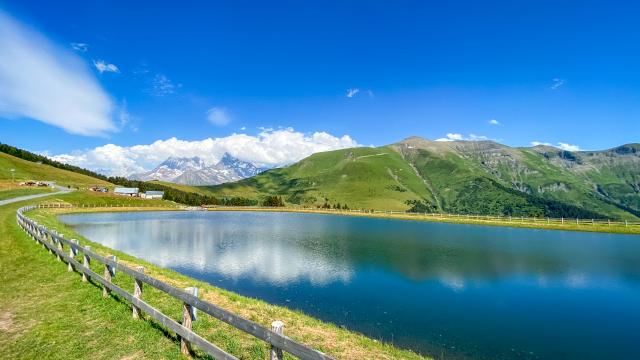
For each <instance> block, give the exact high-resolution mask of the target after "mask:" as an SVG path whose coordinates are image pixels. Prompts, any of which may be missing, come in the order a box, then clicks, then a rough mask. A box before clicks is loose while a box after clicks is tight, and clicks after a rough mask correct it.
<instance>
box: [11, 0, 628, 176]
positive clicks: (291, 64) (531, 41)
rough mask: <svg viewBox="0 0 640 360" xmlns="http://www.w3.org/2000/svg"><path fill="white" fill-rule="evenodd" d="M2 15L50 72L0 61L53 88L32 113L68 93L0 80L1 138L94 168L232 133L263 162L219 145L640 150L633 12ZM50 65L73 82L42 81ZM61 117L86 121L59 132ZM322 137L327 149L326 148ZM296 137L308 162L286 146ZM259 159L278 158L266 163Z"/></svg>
mask: <svg viewBox="0 0 640 360" xmlns="http://www.w3.org/2000/svg"><path fill="white" fill-rule="evenodd" d="M0 9H1V13H3V16H2V17H0V23H2V22H4V23H5V25H6V24H7V23H10V24H9V25H6V26H5V27H4V37H5V38H4V41H5V42H6V41H10V42H11V41H13V42H15V41H17V40H15V39H14V38H15V37H11V36H9V37H7V35H6V34H7V32H9V33H11V34H13V33H14V32H16V31H17V32H20V31H23V32H24V31H26V32H28V33H31V34H36V35H37V36H35V40H32V39H34V37H33V36H25V37H23V38H22V39H21V40H19V41H24V42H27V44H20V45H23V46H24V47H27V48H28V47H29V46H31V48H33V49H36V50H33V51H34V53H33V54H32V55H29V56H32V57H34V58H38V59H39V60H38V61H42V62H43V63H42V65H41V66H40V65H38V64H40V63H39V62H35V63H34V64H32V65H27V64H25V61H13V62H11V61H10V59H8V57H4V60H3V55H2V54H1V53H0V65H3V66H4V68H5V71H10V73H11V74H12V76H13V75H14V74H15V73H17V72H25V75H24V76H20V77H17V79H18V80H15V79H13V78H12V79H13V80H12V81H27V82H29V85H25V87H24V89H25V90H24V93H23V94H21V95H20V96H26V95H25V94H28V93H31V92H32V91H31V90H30V89H33V88H32V86H37V87H38V88H37V90H38V91H39V90H40V89H44V90H42V91H43V95H42V96H41V98H43V99H40V100H38V101H47V100H48V99H49V98H52V99H56V96H53V97H50V96H48V95H47V92H46V89H51V90H50V91H51V94H54V95H55V94H67V93H66V92H65V91H68V92H69V94H71V95H70V96H66V99H60V100H59V101H57V103H58V104H60V106H59V108H56V109H41V108H40V107H41V106H45V107H46V106H50V105H42V104H31V103H32V102H33V101H32V100H31V99H29V103H30V105H28V106H32V107H35V109H26V108H25V107H27V105H24V104H23V103H24V101H21V99H22V98H21V97H20V96H18V95H15V96H14V94H11V92H12V91H13V90H12V89H14V88H15V87H14V86H11V84H12V83H11V82H10V81H7V80H6V76H5V79H4V80H3V77H2V74H1V73H0V96H5V97H6V98H10V99H14V100H12V101H8V104H7V101H5V102H4V103H3V100H2V98H1V97H0V126H1V129H2V131H1V133H0V141H2V142H5V143H9V144H12V145H16V146H19V147H23V148H27V149H29V150H33V151H40V152H47V153H48V154H51V155H67V158H66V159H68V161H70V162H74V163H77V164H80V165H85V166H87V167H92V168H103V167H106V166H107V165H105V164H108V162H109V161H124V160H123V159H117V160H114V159H110V160H109V159H107V160H105V159H102V162H101V163H96V161H93V162H92V161H91V160H87V159H86V157H87V154H88V153H89V152H91V151H92V150H93V149H97V148H99V149H102V150H103V152H104V151H106V150H105V148H104V146H105V145H106V144H114V145H116V146H117V147H118V148H126V149H129V148H130V147H132V146H135V145H148V144H152V143H153V142H155V141H158V140H161V141H164V140H167V139H170V138H172V137H175V138H177V139H178V140H181V141H184V143H180V144H182V145H180V144H178V145H176V146H187V147H188V146H190V145H191V146H192V147H193V146H195V147H198V146H200V145H202V143H199V142H198V141H202V140H204V139H208V138H212V139H228V138H229V136H230V135H232V134H234V133H236V134H246V137H245V138H242V139H244V140H247V139H248V140H247V141H249V143H248V144H249V145H247V146H254V147H255V149H253V150H252V151H253V152H252V151H249V152H244V151H241V150H239V149H240V147H239V146H240V145H238V144H237V143H236V142H234V143H232V144H231V145H225V146H227V148H225V149H227V150H229V149H230V151H231V152H233V151H235V152H237V154H236V155H238V156H239V157H244V158H245V159H247V160H252V161H254V162H260V163H270V164H277V163H283V162H287V161H291V160H296V159H295V156H294V155H288V154H299V153H300V154H302V153H303V154H307V153H308V152H313V151H316V150H318V149H319V150H322V149H325V148H338V147H344V146H347V145H350V144H353V143H356V142H357V143H358V144H360V145H384V144H388V143H392V142H396V141H398V140H401V139H402V138H405V137H407V136H411V135H418V136H422V137H426V138H429V139H439V138H446V137H447V134H450V135H449V138H453V139H458V138H462V139H470V138H482V137H487V138H489V139H495V140H497V141H499V142H501V143H504V144H507V145H512V146H530V144H531V143H532V142H534V141H537V142H544V143H550V144H554V145H557V146H560V145H559V144H560V143H563V144H570V145H573V146H578V147H579V148H580V149H604V148H609V147H613V146H616V145H620V144H623V143H629V142H638V141H640V125H638V124H639V123H640V121H639V117H640V66H638V64H640V46H639V45H638V44H640V28H639V27H638V19H637V14H638V13H640V4H638V3H637V2H611V1H576V2H570V1H548V2H547V1H504V2H476V1H452V2H435V1H362V2H358V1H339V2H331V3H329V2H321V1H289V2H248V1H224V2H211V3H209V2H201V1H193V2H191V1H181V2H179V3H178V2H175V3H169V2H151V1H140V2H124V1H122V2H119V1H110V2H95V1H64V2H42V1H24V0H23V1H15V2H7V1H2V0H0ZM7 28H8V29H9V30H7ZM16 28H17V29H18V30H16ZM0 31H2V30H0ZM2 36H3V35H2V34H0V41H3V40H2V38H1V37H2ZM38 37H41V39H39V40H38V39H37V38H38ZM30 41H34V43H33V44H28V42H30ZM41 43H45V44H47V46H42V45H41ZM5 44H6V43H5ZM12 44H13V43H12ZM43 49H44V50H43ZM47 49H49V50H47ZM0 51H1V50H0ZM46 51H50V53H51V54H50V55H51V59H49V57H48V56H47V54H46ZM43 52H44V53H43ZM47 59H48V60H47ZM59 59H63V60H59ZM47 61H49V62H53V63H47ZM56 62H57V63H56ZM48 66H51V67H52V68H56V69H62V70H61V71H60V74H61V75H60V76H55V77H51V78H48V79H47V80H46V81H43V80H41V78H40V77H38V76H36V74H33V73H34V72H33V68H34V67H38V68H41V69H47V67H48ZM6 69H9V70H6ZM43 71H44V70H43ZM43 76H45V77H46V75H43ZM66 76H69V77H70V78H73V79H75V77H76V76H77V79H76V80H77V82H74V81H66V80H65V77H66ZM41 81H42V84H40V82H41ZM3 87H4V89H3ZM58 87H60V88H58ZM71 87H73V88H71ZM78 88H81V89H83V90H82V91H80V94H78V91H76V90H74V89H78ZM85 89H86V90H85ZM349 89H351V91H349ZM354 89H357V90H358V91H353V90H354ZM350 93H352V95H353V96H351V97H349V96H347V95H349V94H350ZM60 96H61V95H60ZM75 98H77V99H78V101H77V102H73V100H74V99H75ZM67 102H68V103H67ZM64 109H72V110H70V112H71V113H73V114H75V117H74V116H70V117H68V118H67V117H65V119H64V120H60V117H61V115H60V114H64V111H65V110H64ZM36 110H38V111H36ZM55 115H57V117H56V116H55ZM47 119H48V120H47ZM52 119H54V120H52ZM86 119H92V120H90V121H89V120H86ZM491 120H496V121H494V124H492V123H491ZM61 121H66V122H67V123H65V124H63V125H61V124H60V122H61ZM495 122H497V124H495ZM78 124H79V125H78ZM289 128H291V129H289ZM73 129H83V130H82V131H81V132H82V133H77V132H78V131H74V130H73ZM265 129H267V130H265ZM269 129H274V130H272V131H269ZM278 129H281V130H278ZM283 129H284V130H283ZM274 131H275V132H277V131H280V132H281V133H280V135H283V136H281V137H278V136H273V132H274ZM74 132H75V133H74ZM318 133H320V134H322V133H327V135H329V136H330V137H331V138H322V137H321V138H322V139H321V140H320V142H321V144H320V145H318V144H316V142H315V140H314V138H313V135H314V134H318ZM285 135H287V136H289V135H290V136H294V137H296V136H297V138H296V139H297V140H295V139H294V140H292V143H293V144H296V141H299V142H300V144H301V145H300V146H303V147H304V149H305V151H306V152H305V151H302V152H300V151H298V150H299V149H298V148H295V147H291V146H290V148H289V149H288V152H287V151H284V152H283V150H282V149H281V148H278V146H279V147H286V146H288V144H287V142H288V139H289V138H288V137H287V136H285ZM345 135H347V136H348V138H349V139H350V140H349V139H347V140H345V138H343V136H345ZM300 136H302V140H301V139H300ZM251 139H253V140H251ZM275 139H279V141H280V142H282V143H280V144H275V145H273V144H272V143H273V142H274V141H275ZM323 139H324V140H323ZM250 140H251V141H253V142H251V141H250ZM228 141H231V140H228ZM234 141H235V140H234ZM190 142H194V143H190ZM219 143H220V142H216V143H215V144H216V145H214V146H213V147H212V148H211V151H213V152H215V155H214V156H213V159H215V157H219V156H220V151H222V150H220V149H222V147H221V145H220V146H218V144H219ZM266 143H270V144H271V145H265V144H266ZM161 144H163V146H165V145H166V144H165V143H161ZM225 144H226V143H225ZM256 144H257V145H256ZM269 146H271V147H269ZM292 146H293V145H292ZM566 146H568V145H566ZM265 148H267V150H265V151H270V152H271V153H272V154H275V155H273V156H271V157H264V156H263V157H260V156H257V155H255V153H256V152H259V151H261V149H262V150H264V149H265ZM111 150H113V148H112V149H111ZM111 150H109V151H111ZM151 150H153V149H152V148H149V151H151ZM178 150H179V148H176V149H174V151H178ZM114 151H115V150H114ZM194 151H195V150H194ZM280 152H283V154H284V155H283V154H280ZM185 153H187V154H190V153H193V151H192V152H189V151H185ZM252 154H253V155H252ZM277 154H279V155H277ZM83 155H84V156H85V159H84V160H82V158H81V157H82V156H83ZM94 155H95V154H94ZM280 155H282V156H280ZM96 156H97V155H96ZM120 156H121V157H123V158H124V157H127V156H129V157H131V156H142V155H140V154H139V153H133V155H132V153H131V152H130V151H129V150H127V151H124V152H122V154H120ZM163 156H164V153H163ZM278 156H279V157H278ZM291 156H293V158H291ZM288 157H289V158H288ZM94 160H95V159H94ZM156 160H157V159H156V158H145V161H146V162H138V163H137V167H138V168H139V167H143V168H148V167H149V166H151V164H152V163H153V162H154V161H156ZM83 161H84V162H83ZM134 168H136V166H133V167H123V168H122V169H120V170H119V171H120V172H126V171H129V170H131V169H134Z"/></svg>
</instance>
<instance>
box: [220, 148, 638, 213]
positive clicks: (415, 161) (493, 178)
mask: <svg viewBox="0 0 640 360" xmlns="http://www.w3.org/2000/svg"><path fill="white" fill-rule="evenodd" d="M207 190H208V191H209V192H211V193H212V194H214V195H216V196H243V197H248V198H256V199H260V198H264V197H266V196H270V195H279V196H282V197H283V198H284V199H285V200H286V201H287V202H289V203H293V204H300V205H308V206H320V205H325V206H326V205H332V206H335V205H336V204H342V205H343V206H344V205H345V204H346V205H347V206H349V207H350V208H365V209H370V208H373V209H390V210H411V211H420V212H449V213H461V214H503V215H516V216H520V215H523V216H552V217H561V216H564V217H575V216H580V217H587V218H628V219H636V218H638V217H640V144H627V145H622V146H619V147H616V148H612V149H608V150H602V151H566V150H562V149H558V148H555V147H551V146H544V145H539V146H534V147H522V148H514V147H509V146H506V145H502V144H499V143H496V142H493V141H446V142H444V141H430V140H427V139H423V138H419V137H410V138H407V139H405V140H403V141H400V142H398V143H395V144H391V145H387V146H381V147H359V148H351V149H343V150H336V151H330V152H324V153H317V154H314V155H311V156H309V157H307V158H305V159H303V160H301V161H299V162H297V163H295V164H292V165H290V166H288V167H284V168H278V169H271V170H268V171H265V172H262V173H260V174H258V175H256V176H253V177H251V178H247V179H243V180H239V181H236V182H233V183H226V184H222V185H217V186H210V187H207Z"/></svg>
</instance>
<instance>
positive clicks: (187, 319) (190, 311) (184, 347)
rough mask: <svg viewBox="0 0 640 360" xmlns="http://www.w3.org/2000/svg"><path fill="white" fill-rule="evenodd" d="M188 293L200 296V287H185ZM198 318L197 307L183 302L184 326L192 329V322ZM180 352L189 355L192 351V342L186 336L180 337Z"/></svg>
mask: <svg viewBox="0 0 640 360" xmlns="http://www.w3.org/2000/svg"><path fill="white" fill-rule="evenodd" d="M184 290H185V291H186V292H187V293H189V294H191V295H193V296H195V297H198V288H197V287H188V288H186V289H184ZM195 320H196V309H195V308H194V307H193V306H191V305H189V304H187V303H183V304H182V326H184V327H185V328H187V329H189V330H191V323H192V322H194V321H195ZM180 353H182V354H183V355H189V354H190V353H191V343H189V341H187V340H186V339H185V338H184V337H181V338H180Z"/></svg>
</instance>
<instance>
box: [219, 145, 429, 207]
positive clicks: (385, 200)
mask: <svg viewBox="0 0 640 360" xmlns="http://www.w3.org/2000/svg"><path fill="white" fill-rule="evenodd" d="M208 189H210V191H211V192H213V193H214V194H216V195H218V196H225V195H227V196H230V195H236V196H247V197H252V198H260V196H262V195H265V194H273V195H276V194H277V195H285V196H286V200H287V201H288V202H290V203H296V204H322V203H324V201H325V199H328V201H329V203H331V204H334V203H338V202H339V203H341V204H345V203H346V204H347V205H348V206H349V207H351V208H378V209H380V208H385V209H391V210H399V209H405V208H407V205H406V201H407V200H412V199H423V198H427V199H432V197H431V194H430V193H429V191H428V190H427V188H426V187H425V186H424V184H423V182H422V179H420V178H419V177H418V176H417V175H416V174H415V173H414V171H413V169H412V168H411V167H410V166H409V165H408V164H407V163H406V162H405V161H404V160H403V159H402V157H401V156H400V154H398V153H397V152H395V151H393V150H392V149H391V148H388V147H380V148H356V149H346V150H336V151H330V152H325V153H318V154H314V155H312V156H310V157H308V158H306V159H304V160H302V161H300V162H298V163H296V164H294V165H292V166H289V167H286V168H282V169H274V170H271V171H267V172H265V173H262V174H259V175H257V176H255V177H253V178H250V179H245V180H241V181H238V182H236V183H231V184H223V185H219V186H213V187H208Z"/></svg>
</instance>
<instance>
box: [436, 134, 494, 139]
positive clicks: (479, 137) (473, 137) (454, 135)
mask: <svg viewBox="0 0 640 360" xmlns="http://www.w3.org/2000/svg"><path fill="white" fill-rule="evenodd" d="M482 140H489V138H488V137H486V136H484V135H476V134H469V136H466V137H465V136H463V135H462V134H459V133H448V134H447V135H445V137H442V138H439V139H436V141H482Z"/></svg>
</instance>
